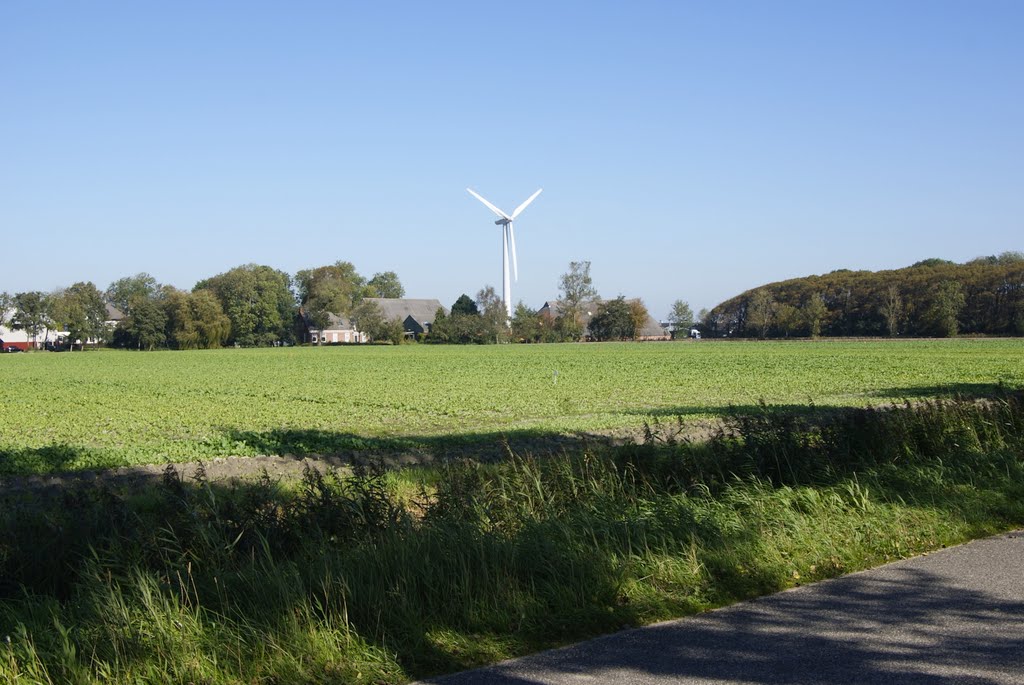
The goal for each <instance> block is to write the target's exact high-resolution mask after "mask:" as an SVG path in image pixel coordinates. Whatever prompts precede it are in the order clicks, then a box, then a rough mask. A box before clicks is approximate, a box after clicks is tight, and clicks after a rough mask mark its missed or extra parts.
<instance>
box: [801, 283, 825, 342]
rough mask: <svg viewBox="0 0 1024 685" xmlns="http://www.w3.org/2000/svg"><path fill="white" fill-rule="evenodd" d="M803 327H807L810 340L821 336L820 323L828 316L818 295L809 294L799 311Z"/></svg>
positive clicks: (823, 302)
mask: <svg viewBox="0 0 1024 685" xmlns="http://www.w3.org/2000/svg"><path fill="white" fill-rule="evenodd" d="M800 313H801V314H802V316H803V322H804V325H806V326H807V333H808V335H810V336H811V337H812V338H817V337H818V336H820V335H821V322H822V320H823V319H824V318H825V316H827V315H828V308H827V307H826V306H825V301H824V300H822V299H821V295H820V294H819V293H811V295H810V296H809V297H808V298H807V301H805V302H804V305H803V307H801V309H800Z"/></svg>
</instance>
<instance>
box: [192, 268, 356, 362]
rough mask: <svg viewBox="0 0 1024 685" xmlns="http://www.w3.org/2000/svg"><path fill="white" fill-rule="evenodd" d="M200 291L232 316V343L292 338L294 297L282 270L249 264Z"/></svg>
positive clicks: (254, 343) (210, 280)
mask: <svg viewBox="0 0 1024 685" xmlns="http://www.w3.org/2000/svg"><path fill="white" fill-rule="evenodd" d="M300 273H301V272H300ZM200 290H208V291H210V292H211V293H212V294H213V295H214V296H215V297H216V298H217V300H218V301H219V302H220V305H221V308H222V310H223V312H224V313H225V314H227V316H228V319H230V321H231V335H230V337H229V338H228V340H229V342H232V343H235V344H238V345H243V346H257V345H272V344H274V343H275V342H276V341H278V340H288V339H290V338H291V337H292V322H293V321H294V319H295V315H296V311H295V298H294V297H293V295H292V292H291V277H289V276H288V274H286V273H284V272H283V271H278V270H277V269H273V268H271V267H269V266H261V265H258V264H246V265H244V266H239V267H235V268H234V269H231V270H230V271H227V272H225V273H222V274H219V275H217V276H214V277H213V278H208V279H206V280H204V281H200V282H199V283H197V284H196V286H195V288H193V291H195V292H198V291H200ZM346 313H347V310H346Z"/></svg>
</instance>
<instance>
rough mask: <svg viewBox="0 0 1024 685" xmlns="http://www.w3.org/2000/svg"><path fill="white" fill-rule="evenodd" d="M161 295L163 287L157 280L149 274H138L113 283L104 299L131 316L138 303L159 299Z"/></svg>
mask: <svg viewBox="0 0 1024 685" xmlns="http://www.w3.org/2000/svg"><path fill="white" fill-rule="evenodd" d="M160 294H161V287H160V284H159V283H157V280H156V279H155V278H153V277H152V276H150V275H149V274H147V273H138V274H135V275H134V276H125V277H124V278H119V279H117V280H116V281H114V282H113V283H111V284H110V286H109V287H108V288H107V291H106V292H105V293H104V297H105V298H106V300H107V302H109V303H110V304H112V305H114V306H115V307H117V308H118V309H120V310H121V311H122V312H124V313H125V314H131V313H132V309H133V307H134V305H135V303H136V302H138V301H141V300H154V299H159V297H160Z"/></svg>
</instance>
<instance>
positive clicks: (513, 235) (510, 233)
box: [508, 221, 519, 283]
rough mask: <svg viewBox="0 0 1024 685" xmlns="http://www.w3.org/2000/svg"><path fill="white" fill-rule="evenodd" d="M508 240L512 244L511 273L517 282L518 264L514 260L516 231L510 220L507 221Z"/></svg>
mask: <svg viewBox="0 0 1024 685" xmlns="http://www.w3.org/2000/svg"><path fill="white" fill-rule="evenodd" d="M508 242H509V243H510V244H511V245H512V275H513V276H514V277H515V280H516V282H517V283H518V282H519V264H518V263H517V262H516V232H515V231H514V230H512V222H511V221H510V222H508Z"/></svg>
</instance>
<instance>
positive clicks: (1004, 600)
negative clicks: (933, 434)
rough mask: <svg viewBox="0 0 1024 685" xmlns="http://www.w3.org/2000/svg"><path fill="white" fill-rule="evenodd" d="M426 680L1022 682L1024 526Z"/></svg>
mask: <svg viewBox="0 0 1024 685" xmlns="http://www.w3.org/2000/svg"><path fill="white" fill-rule="evenodd" d="M429 682H433V683H443V684H444V685H483V684H485V683H486V684H488V685H491V684H497V685H526V684H533V683H566V684H573V685H582V684H586V685H600V684H604V683H608V684H609V685H632V684H634V683H715V684H716V685H723V684H725V683H800V684H816V683H822V684H824V683H829V684H836V683H906V684H913V685H938V684H939V683H942V684H943V685H947V684H951V683H965V684H969V685H981V684H983V683H984V684H986V685H989V684H1000V685H1002V684H1007V683H1014V684H1018V683H1019V684H1024V531H1018V532H1016V533H1009V534H1005V535H999V536H996V537H993V538H988V539H985V540H979V541H976V542H972V543H969V544H966V545H963V546H961V547H955V548H952V549H947V550H943V551H941V552H935V553H932V554H929V555H927V556H922V557H917V558H914V559H908V560H905V561H900V562H896V563H893V564H889V565H887V566H883V567H881V568H877V569H874V570H871V571H864V572H861V573H854V574H851V575H848V576H844V577H842V578H837V579H835V580H830V581H826V582H823V583H818V584H815V585H810V586H806V587H801V588H796V589H794V590H788V591H786V592H781V593H779V594H776V595H771V596H769V597H764V598H761V599H758V600H754V601H752V602H745V603H743V604H737V605H734V606H731V607H728V608H725V609H720V610H718V611H713V612H709V613H707V614H702V615H701V616H698V617H693V618H688V619H682V620H678V621H670V622H666V623H660V624H657V625H652V626H647V627H645V628H638V629H635V630H629V631H624V632H621V633H616V634H614V635H609V636H606V637H602V638H598V639H596V640H591V641H589V642H584V643H581V644H578V645H574V646H571V647H566V648H564V649H557V650H552V651H548V652H542V653H540V654H534V655H532V656H529V657H525V658H522V659H515V660H512V661H507V662H504V663H501V664H498V665H496V666H491V667H488V668H483V669H478V670H474V671H466V672H463V673H457V674H454V675H451V676H446V677H443V678H437V679H434V680H432V681H429Z"/></svg>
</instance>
